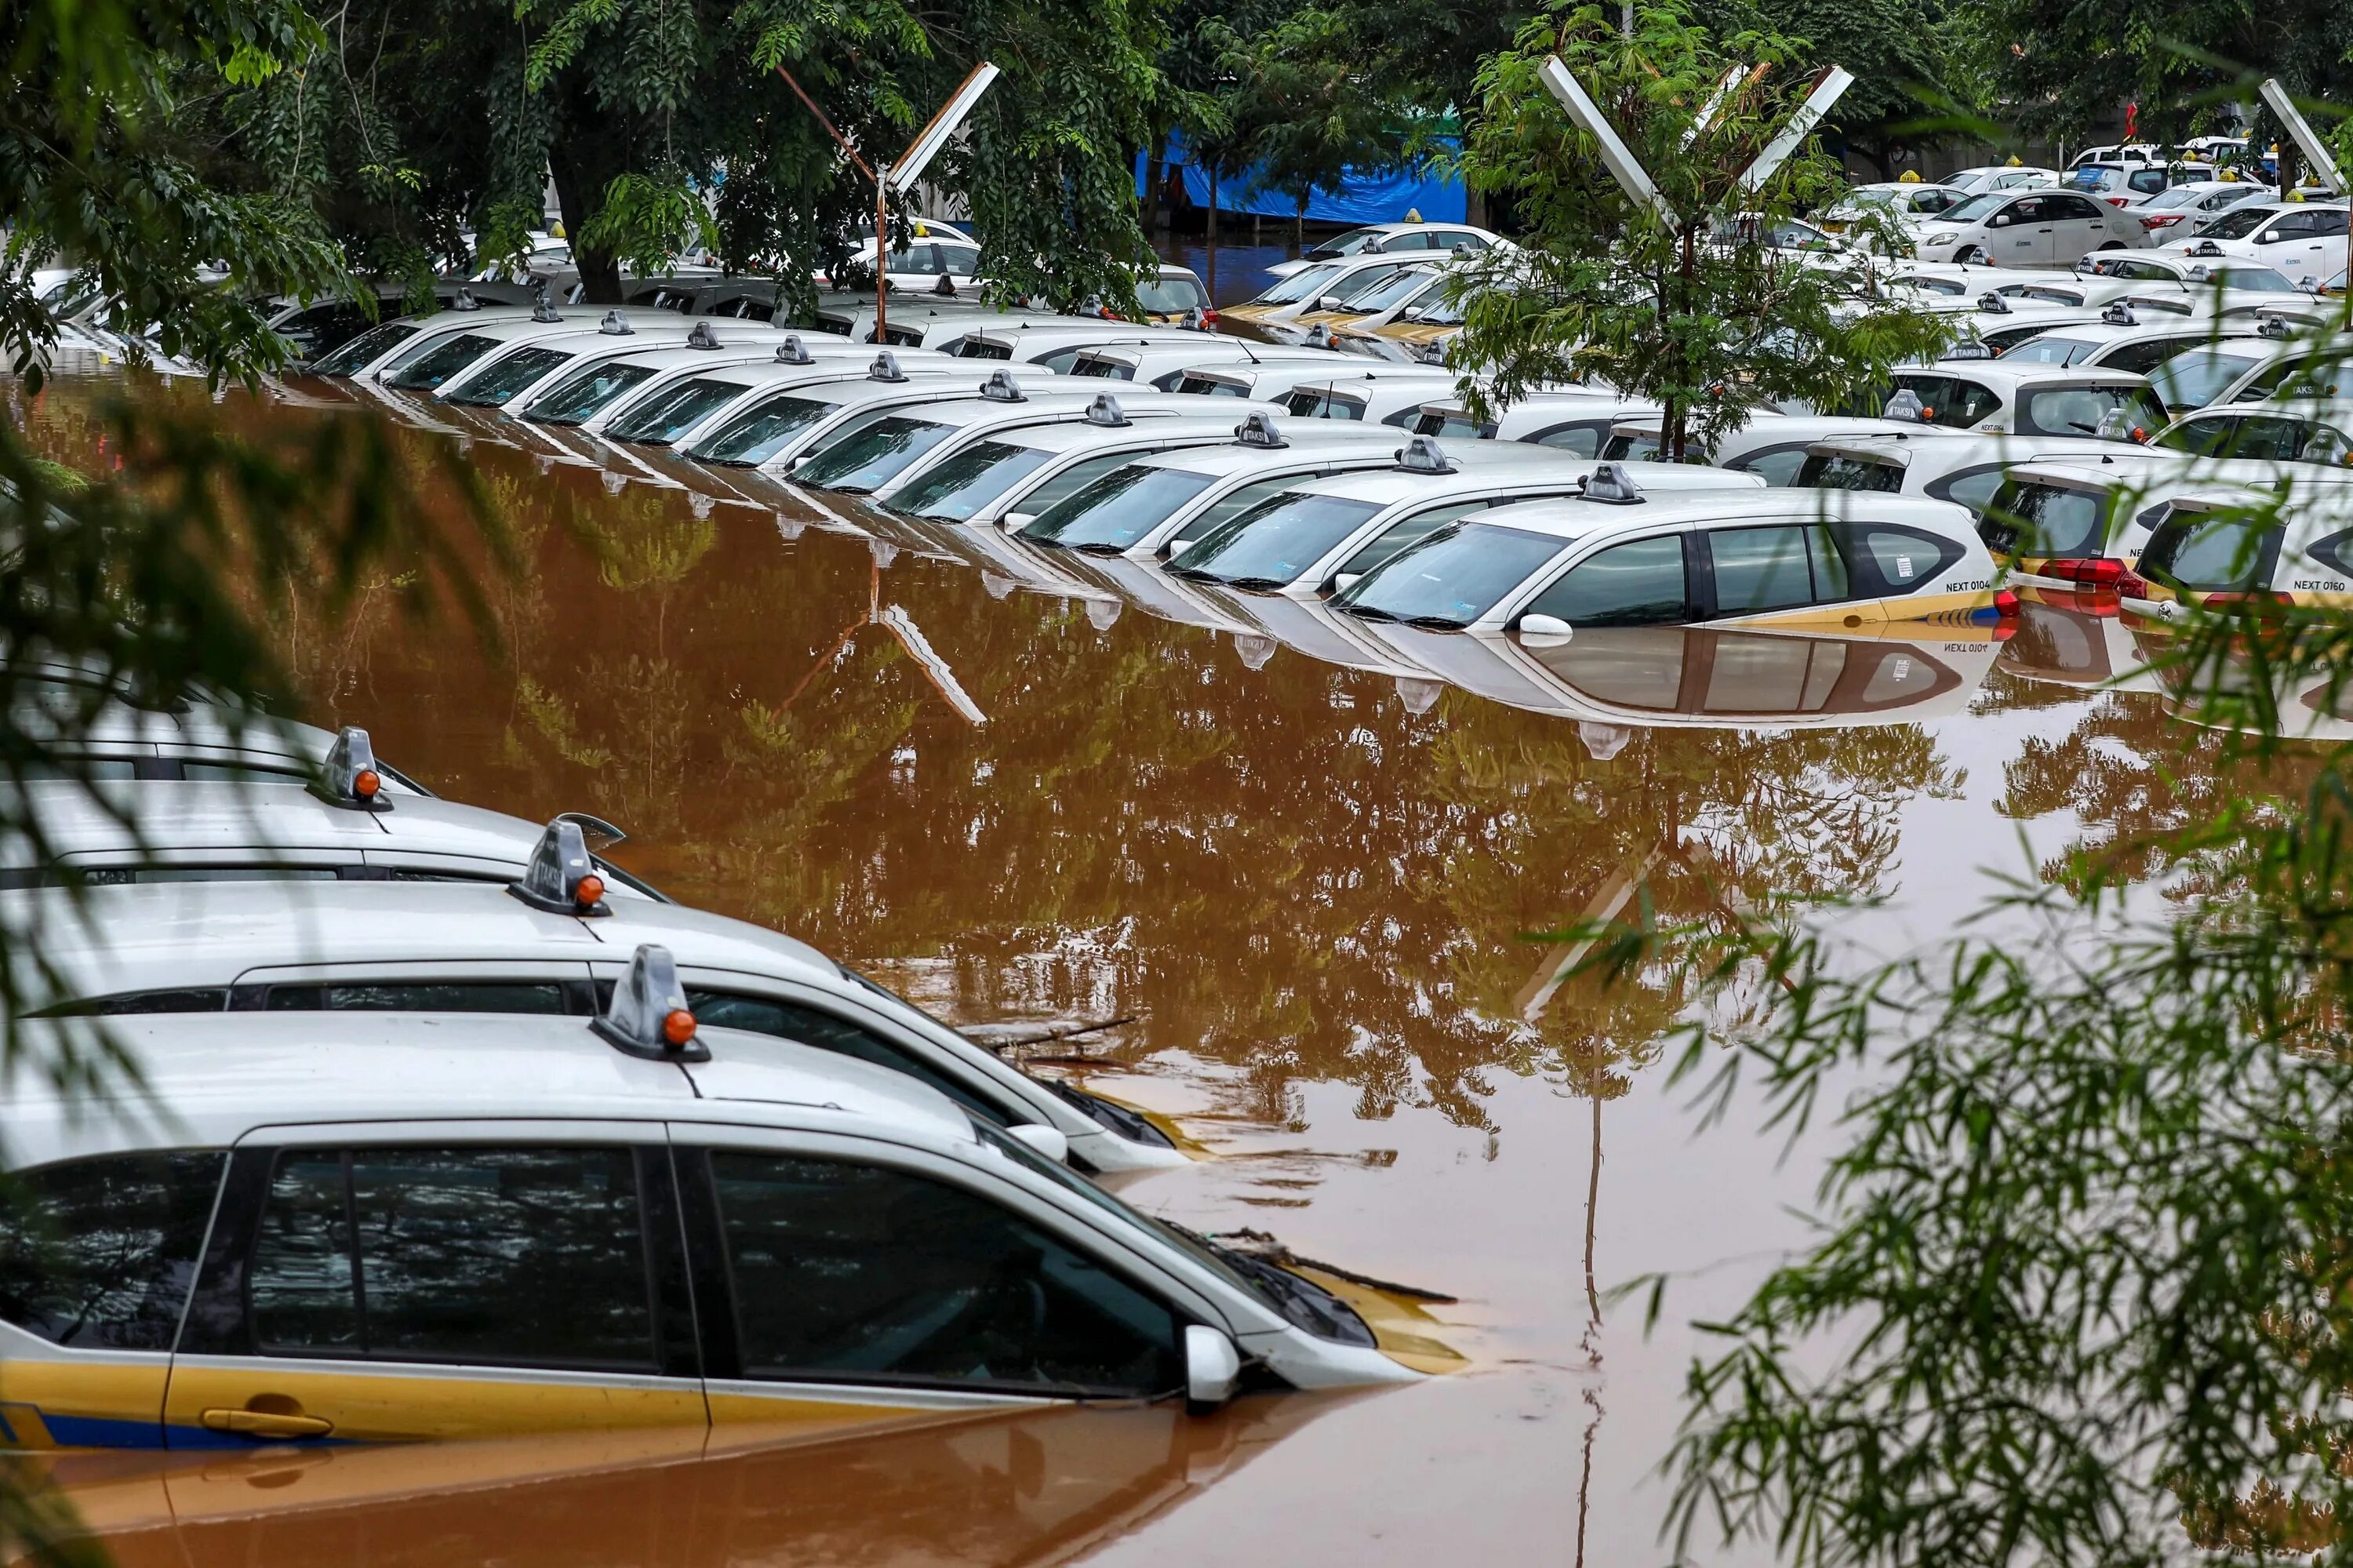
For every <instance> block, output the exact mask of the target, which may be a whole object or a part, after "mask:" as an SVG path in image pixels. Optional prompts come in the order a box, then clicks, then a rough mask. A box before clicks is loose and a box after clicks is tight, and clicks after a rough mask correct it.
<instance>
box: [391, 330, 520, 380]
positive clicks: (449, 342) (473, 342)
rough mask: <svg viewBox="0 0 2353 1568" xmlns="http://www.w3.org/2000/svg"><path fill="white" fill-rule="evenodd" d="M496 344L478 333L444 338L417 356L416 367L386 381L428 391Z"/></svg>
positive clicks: (491, 338)
mask: <svg viewBox="0 0 2353 1568" xmlns="http://www.w3.org/2000/svg"><path fill="white" fill-rule="evenodd" d="M498 343H499V340H498V339H496V338H494V337H485V336H484V335H482V334H480V333H471V332H469V333H460V334H458V335H457V336H456V337H453V338H446V339H444V340H443V341H442V342H441V343H439V344H437V345H436V346H434V347H432V348H428V349H427V350H426V351H425V352H424V353H423V354H422V355H419V356H418V357H417V361H416V363H414V364H412V365H410V366H406V368H404V369H403V370H401V371H400V373H399V374H397V375H396V376H386V377H385V381H386V382H387V383H389V384H390V385H392V386H394V387H416V388H418V389H420V390H423V391H430V390H432V389H433V388H434V387H438V386H440V385H441V383H443V382H444V381H447V380H448V379H449V377H451V376H455V375H457V374H458V372H459V371H460V370H463V369H465V368H466V366H470V365H471V364H473V363H474V361H476V360H478V359H480V358H481V357H482V355H485V354H488V353H489V352H490V351H491V349H493V348H496V347H497V346H498Z"/></svg>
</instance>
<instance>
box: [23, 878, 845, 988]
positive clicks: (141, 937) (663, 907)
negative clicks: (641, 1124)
mask: <svg viewBox="0 0 2353 1568" xmlns="http://www.w3.org/2000/svg"><path fill="white" fill-rule="evenodd" d="M608 905H609V907H610V909H611V911H612V912H611V913H610V914H607V915H594V916H582V915H571V914H557V913H552V912H549V911H546V910H543V909H538V908H534V907H533V906H531V905H528V904H525V903H524V902H523V901H522V900H521V899H520V898H516V897H512V896H511V895H509V894H508V893H507V891H506V890H505V889H504V888H502V887H497V886H491V885H482V884H479V883H476V884H468V883H462V882H390V883H369V884H352V883H309V882H293V883H287V882H166V883H143V884H135V885H123V886H111V887H94V888H86V889H73V888H62V887H52V888H40V889H37V890H19V891H16V892H11V893H8V894H5V895H0V907H5V909H7V910H8V911H9V912H10V913H11V914H12V915H14V916H16V917H19V918H34V919H38V920H40V921H41V922H42V926H43V929H44V931H45V932H46V933H47V935H46V936H45V938H44V940H43V946H42V957H43V960H44V961H45V962H48V963H50V964H52V965H54V966H55V967H56V969H58V972H59V973H60V974H61V975H63V976H65V977H67V978H68V980H69V985H70V991H69V994H70V995H74V996H83V997H87V996H99V995H106V994H111V993H114V992H119V991H158V990H172V989H177V988H181V987H198V986H225V985H227V984H229V983H230V982H231V981H232V980H236V979H237V977H238V976H240V975H242V974H246V973H248V971H251V970H255V969H285V968H288V967H291V966H301V965H312V964H324V965H345V964H406V965H419V964H443V963H462V964H464V965H466V966H468V968H469V969H470V970H472V971H474V972H477V973H479V972H481V970H482V969H483V967H484V966H486V965H495V964H497V963H500V962H509V963H533V964H537V963H545V962H576V963H580V964H609V965H614V966H620V965H625V964H627V963H628V961H629V959H630V956H631V955H632V954H634V953H635V952H636V951H637V948H638V944H640V943H643V942H656V943H659V944H661V945H662V946H665V947H667V948H670V950H671V952H672V954H673V955H674V956H675V957H676V958H677V959H678V962H679V964H680V965H681V967H682V968H691V969H720V970H730V971H734V972H738V973H742V974H745V975H759V976H765V977H766V978H769V979H776V980H795V981H798V982H800V983H802V984H805V985H808V986H812V987H815V988H818V989H821V990H826V991H843V990H844V989H846V988H847V987H848V986H849V981H847V980H844V979H843V977H842V971H841V969H840V966H839V965H838V964H836V963H834V962H833V961H832V960H831V959H828V958H827V957H826V956H825V955H824V954H822V953H820V952H818V950H817V949H816V948H812V947H810V946H809V945H808V944H807V943H806V942H802V941H799V940H797V939H796V938H791V937H787V936H786V935H785V934H784V933H782V932H780V931H775V930H771V929H769V928H768V927H765V926H754V925H752V924H750V923H749V922H747V921H743V920H736V919H731V918H729V917H728V916H723V915H713V914H711V913H708V912H707V911H704V910H701V909H690V908H688V907H686V906H683V905H677V904H657V903H654V902H653V901H651V900H650V899H642V898H638V899H618V898H611V897H610V895H609V894H608ZM581 972H582V974H583V975H584V976H585V974H586V970H585V969H584V970H583V971H581Z"/></svg>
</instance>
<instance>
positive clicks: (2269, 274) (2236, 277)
mask: <svg viewBox="0 0 2353 1568" xmlns="http://www.w3.org/2000/svg"><path fill="white" fill-rule="evenodd" d="M2207 278H2208V281H2212V282H2219V283H2221V285H2222V287H2224V288H2226V289H2244V290H2247V291H2250V292H2253V293H2258V294H2300V293H2302V292H2303V290H2301V289H2299V288H2297V287H2296V286H2295V284H2294V283H2291V282H2289V281H2287V279H2286V278H2285V277H2284V276H2283V275H2282V274H2281V273H2280V272H2279V271H2278V270H2276V269H2274V268H2271V267H2217V268H2215V269H2214V270H2213V271H2211V272H2210V273H2208V274H2207Z"/></svg>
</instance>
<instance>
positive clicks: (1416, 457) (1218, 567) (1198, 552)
mask: <svg viewBox="0 0 2353 1568" xmlns="http://www.w3.org/2000/svg"><path fill="white" fill-rule="evenodd" d="M1612 466H1613V467H1617V471H1618V472H1619V474H1620V479H1621V480H1623V479H1624V478H1625V476H1626V474H1627V473H1628V472H1629V471H1635V472H1639V473H1640V475H1641V482H1644V483H1646V484H1649V485H1651V487H1653V488H1655V489H1657V490H1659V491H1661V492H1662V493H1671V492H1680V491H1692V490H1721V491H1736V492H1738V493H1741V494H1742V495H1743V496H1744V497H1745V496H1746V495H1748V494H1750V493H1759V492H1762V491H1763V490H1764V488H1765V484H1764V481H1762V480H1760V479H1757V478H1756V477H1754V476H1753V475H1749V474H1738V473H1731V472H1727V471H1724V470H1721V469H1710V468H1700V467H1696V466H1694V465H1691V464H1686V463H1636V464H1632V465H1626V466H1618V465H1612ZM1595 472H1596V468H1595V465H1593V464H1591V463H1584V462H1578V461H1576V460H1574V459H1571V458H1567V457H1564V456H1562V455H1561V454H1559V453H1556V452H1549V451H1546V450H1542V449H1541V448H1536V449H1530V448H1525V447H1521V448H1513V447H1498V446H1482V447H1478V448H1473V449H1472V450H1470V451H1468V452H1461V453H1450V452H1449V451H1447V450H1445V449H1443V448H1441V447H1440V446H1439V445H1438V443H1437V442H1436V441H1434V440H1430V438H1429V437H1428V436H1415V437H1412V438H1410V439H1409V440H1408V441H1407V442H1406V444H1405V445H1404V446H1403V447H1402V448H1400V449H1398V454H1397V460H1396V461H1395V462H1394V463H1392V464H1391V465H1390V466H1389V467H1388V468H1387V469H1385V470H1381V471H1376V472H1369V473H1348V474H1338V475H1335V476H1334V477H1332V478H1330V479H1316V480H1307V481H1303V482H1298V483H1294V484H1293V485H1291V486H1289V487H1288V488H1286V489H1284V490H1282V491H1280V492H1278V493H1275V494H1273V495H1271V496H1269V497H1267V498H1266V499H1265V500H1264V501H1261V502H1260V503H1258V504H1257V505H1256V506H1253V507H1251V508H1250V509H1249V510H1248V511H1245V512H1242V513H1240V514H1236V515H1235V516H1234V517H1233V518H1232V519H1231V520H1230V521H1229V522H1227V523H1225V524H1221V525H1220V526H1219V527H1218V528H1216V529H1213V530H1212V531H1210V532H1209V533H1208V534H1205V535H1202V536H1201V538H1200V539H1199V540H1198V541H1197V542H1196V543H1194V544H1192V545H1190V546H1187V547H1186V548H1185V549H1184V550H1182V551H1181V552H1178V553H1177V554H1176V555H1175V556H1171V557H1170V559H1169V561H1168V563H1167V566H1166V570H1168V571H1169V572H1171V573H1174V574H1175V575H1176V576H1177V577H1184V578H1187V579H1188V580H1191V581H1194V582H1200V583H1208V584H1214V585H1217V586H1218V587H1220V588H1228V589H1238V590H1240V591H1242V592H1245V593H1271V594H1281V595H1283V596H1285V597H1288V598H1294V599H1305V598H1311V597H1314V596H1317V595H1322V594H1327V593H1331V592H1333V591H1335V590H1336V589H1340V588H1346V587H1348V585H1350V584H1351V583H1353V582H1355V581H1356V579H1357V578H1358V577H1362V576H1363V575H1364V574H1365V573H1366V572H1369V571H1371V570H1372V569H1373V568H1374V567H1377V566H1378V565H1379V564H1380V563H1381V562H1383V561H1385V560H1388V558H1389V557H1390V556H1394V555H1396V554H1397V553H1398V551H1399V550H1402V549H1405V548H1407V547H1408V546H1410V545H1412V544H1414V543H1415V542H1416V541H1418V540H1419V539H1422V538H1424V537H1425V536H1427V535H1429V534H1430V532H1431V531H1432V530H1434V529H1438V528H1442V527H1444V526H1445V525H1446V524H1450V523H1453V522H1455V521H1457V520H1458V519H1461V518H1464V517H1468V516H1472V515H1474V514H1479V513H1482V512H1485V511H1487V510H1488V509H1490V508H1493V507H1502V506H1509V505H1512V504H1513V503H1516V502H1523V501H1531V500H1535V499H1538V498H1547V497H1570V496H1577V495H1581V494H1583V493H1586V491H1587V489H1588V481H1589V480H1590V479H1591V477H1592V476H1593V475H1594V473H1595Z"/></svg>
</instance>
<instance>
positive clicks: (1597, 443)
mask: <svg viewBox="0 0 2353 1568" xmlns="http://www.w3.org/2000/svg"><path fill="white" fill-rule="evenodd" d="M1423 429H1424V430H1425V433H1434V434H1438V435H1445V436H1475V435H1477V434H1479V433H1480V432H1479V431H1478V430H1477V429H1475V428H1466V429H1459V430H1458V429H1449V428H1446V427H1444V426H1442V425H1441V427H1440V429H1438V430H1437V431H1435V432H1430V431H1429V429H1428V426H1427V425H1425V426H1424V427H1423ZM1528 439H1529V440H1532V441H1534V442H1535V444H1536V445H1537V446H1540V447H1550V448H1552V449H1553V450H1555V451H1562V452H1573V453H1575V454H1576V455H1577V456H1578V457H1588V458H1589V457H1591V456H1592V455H1593V454H1594V453H1596V452H1598V451H1599V450H1601V443H1602V442H1603V441H1604V440H1608V439H1609V420H1607V419H1588V420H1585V421H1584V422H1583V423H1581V424H1575V425H1556V426H1554V427H1553V428H1552V429H1549V430H1546V431H1545V432H1544V433H1543V434H1542V435H1540V436H1531V437H1529V438H1528Z"/></svg>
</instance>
